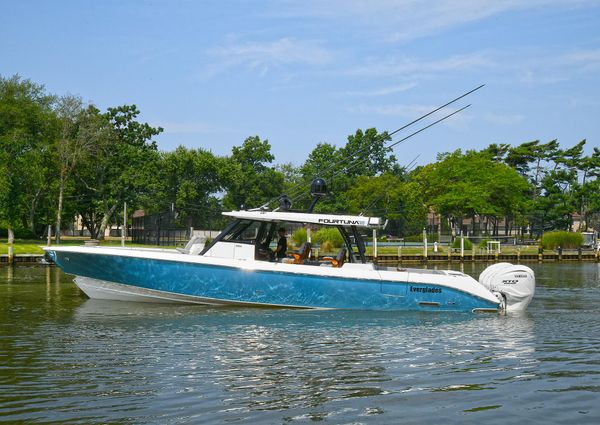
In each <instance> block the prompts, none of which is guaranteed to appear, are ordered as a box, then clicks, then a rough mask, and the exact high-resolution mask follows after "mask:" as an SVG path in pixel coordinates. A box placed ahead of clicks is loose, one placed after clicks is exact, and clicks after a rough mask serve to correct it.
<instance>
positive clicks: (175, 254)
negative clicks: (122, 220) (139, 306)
mask: <svg viewBox="0 0 600 425" xmlns="http://www.w3.org/2000/svg"><path fill="white" fill-rule="evenodd" d="M223 214H224V215H226V216H229V217H231V218H232V219H233V221H232V222H231V223H230V224H229V225H228V226H227V227H226V228H225V229H224V230H223V231H222V232H221V233H220V234H219V235H218V236H217V237H216V238H215V239H214V240H213V241H212V242H211V243H209V244H207V245H206V246H205V244H204V242H203V241H198V240H192V241H190V243H189V244H188V247H187V248H188V249H185V250H179V251H178V250H166V249H149V248H119V247H101V246H77V247H72V246H69V247H67V246H52V247H45V248H44V249H45V250H46V252H47V253H48V255H49V256H50V257H51V258H52V260H53V261H54V262H55V263H56V264H57V265H58V266H59V267H60V268H62V269H63V270H64V272H65V273H69V274H72V275H75V276H76V277H75V283H76V284H77V285H78V286H79V288H81V290H82V291H83V292H84V293H85V294H87V295H88V296H89V297H90V298H97V299H110V300H122V301H143V302H177V303H195V304H208V305H237V306H269V307H291V308H313V309H314V308H316V309H366V310H427V311H468V312H477V311H485V312H496V311H497V312H505V311H508V312H511V311H519V310H524V309H525V308H526V307H527V305H528V304H529V302H530V301H531V298H532V297H533V294H534V289H535V278H534V274H533V271H532V270H531V269H530V268H528V267H525V266H521V265H511V264H508V263H500V264H495V265H492V266H490V267H488V268H487V269H485V270H484V272H483V273H482V274H481V276H480V281H477V280H475V279H474V278H472V277H471V276H468V275H466V274H463V273H461V272H458V271H451V270H447V271H440V270H424V269H409V268H396V267H385V266H382V265H378V264H373V263H371V262H367V259H366V255H365V250H366V248H365V243H364V241H363V237H362V235H361V231H362V232H364V231H365V230H366V229H378V228H381V227H383V223H382V220H381V219H380V218H377V217H365V216H352V215H333V214H315V213H300V212H289V211H266V210H252V211H232V212H225V213H223ZM294 226H313V227H314V226H325V227H332V228H337V229H338V230H339V232H340V234H341V236H342V238H343V240H344V246H343V247H342V248H341V250H340V252H339V253H338V255H337V256H336V257H326V258H313V259H311V258H310V257H309V254H310V252H311V247H310V244H309V243H305V244H303V246H302V247H301V249H300V250H298V252H294V253H292V254H291V255H288V256H286V257H285V258H282V259H279V260H274V259H273V256H272V251H271V249H270V248H269V245H271V244H272V243H273V242H276V241H275V238H276V234H277V230H278V229H279V228H281V227H284V228H287V229H290V228H291V227H294Z"/></svg>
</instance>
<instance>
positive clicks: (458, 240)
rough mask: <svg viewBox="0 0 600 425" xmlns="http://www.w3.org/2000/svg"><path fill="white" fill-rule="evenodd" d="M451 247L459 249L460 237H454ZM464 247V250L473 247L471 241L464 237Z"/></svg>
mask: <svg viewBox="0 0 600 425" xmlns="http://www.w3.org/2000/svg"><path fill="white" fill-rule="evenodd" d="M452 248H456V249H460V238H456V239H454V242H453V243H452ZM464 248H465V249H466V250H471V249H473V242H471V241H470V240H469V239H466V238H465V243H464Z"/></svg>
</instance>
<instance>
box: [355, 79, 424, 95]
mask: <svg viewBox="0 0 600 425" xmlns="http://www.w3.org/2000/svg"><path fill="white" fill-rule="evenodd" d="M417 85H418V84H417V83H416V82H411V83H405V84H401V85H398V86H391V87H384V88H381V89H374V90H364V91H347V92H345V93H344V95H346V96H357V97H379V96H387V95H390V94H395V93H402V92H405V91H408V90H410V89H412V88H414V87H416V86H417Z"/></svg>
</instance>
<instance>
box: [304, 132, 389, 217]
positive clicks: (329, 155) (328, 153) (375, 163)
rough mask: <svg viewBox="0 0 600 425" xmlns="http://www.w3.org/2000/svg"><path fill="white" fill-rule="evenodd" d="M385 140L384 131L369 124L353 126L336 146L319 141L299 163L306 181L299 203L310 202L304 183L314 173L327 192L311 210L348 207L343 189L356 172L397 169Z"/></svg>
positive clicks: (351, 183)
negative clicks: (345, 141) (381, 131)
mask: <svg viewBox="0 0 600 425" xmlns="http://www.w3.org/2000/svg"><path fill="white" fill-rule="evenodd" d="M389 140H390V137H389V136H388V134H387V133H386V132H384V133H378V132H377V129H375V128H369V129H367V130H366V131H364V132H363V131H362V130H360V129H358V130H356V132H355V133H354V134H352V135H350V136H348V140H347V143H346V145H345V146H344V147H342V148H340V149H338V148H336V147H335V146H334V145H331V144H328V143H319V144H318V145H317V146H316V148H315V149H314V150H313V151H312V152H311V153H310V154H309V156H308V159H307V160H306V162H305V163H304V164H303V165H302V167H301V173H302V176H303V179H304V181H305V182H306V187H305V188H304V190H305V192H304V193H305V195H302V194H300V195H298V197H299V196H302V198H301V199H302V200H303V201H304V203H303V204H302V206H303V207H306V206H308V204H309V203H310V197H309V196H308V187H310V182H311V181H312V180H313V179H315V178H317V177H320V178H323V179H324V180H325V181H326V182H327V184H328V189H329V191H330V195H329V196H328V197H327V198H326V199H324V200H322V201H321V202H320V203H319V204H318V205H317V208H316V209H315V211H318V212H343V211H346V210H347V209H348V204H349V202H350V199H349V198H348V194H347V192H348V190H350V189H351V188H352V187H353V186H354V185H355V184H356V179H357V177H358V176H367V177H372V176H376V175H379V174H382V173H386V172H387V173H391V172H396V173H399V167H398V165H397V162H396V158H395V157H394V155H392V151H391V149H389V148H387V147H386V146H385V144H386V142H387V141H389Z"/></svg>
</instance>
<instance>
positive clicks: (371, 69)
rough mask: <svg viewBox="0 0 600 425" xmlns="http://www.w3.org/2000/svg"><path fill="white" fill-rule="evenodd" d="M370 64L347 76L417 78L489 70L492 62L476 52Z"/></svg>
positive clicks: (399, 59)
mask: <svg viewBox="0 0 600 425" xmlns="http://www.w3.org/2000/svg"><path fill="white" fill-rule="evenodd" d="M369 62H370V63H368V64H365V65H362V66H359V67H356V68H354V69H350V70H348V71H347V74H348V75H353V76H360V77H384V76H413V77H414V76H419V77H422V76H424V75H426V74H433V73H440V72H448V71H467V70H473V69H480V68H489V67H491V66H493V65H494V62H493V61H492V60H491V59H490V58H489V57H487V55H485V54H483V53H480V52H476V53H471V54H465V55H454V56H450V57H448V58H444V59H439V60H430V61H423V60H418V59H414V58H408V57H402V58H388V59H381V60H378V59H374V58H372V59H371V60H370V61H369Z"/></svg>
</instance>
